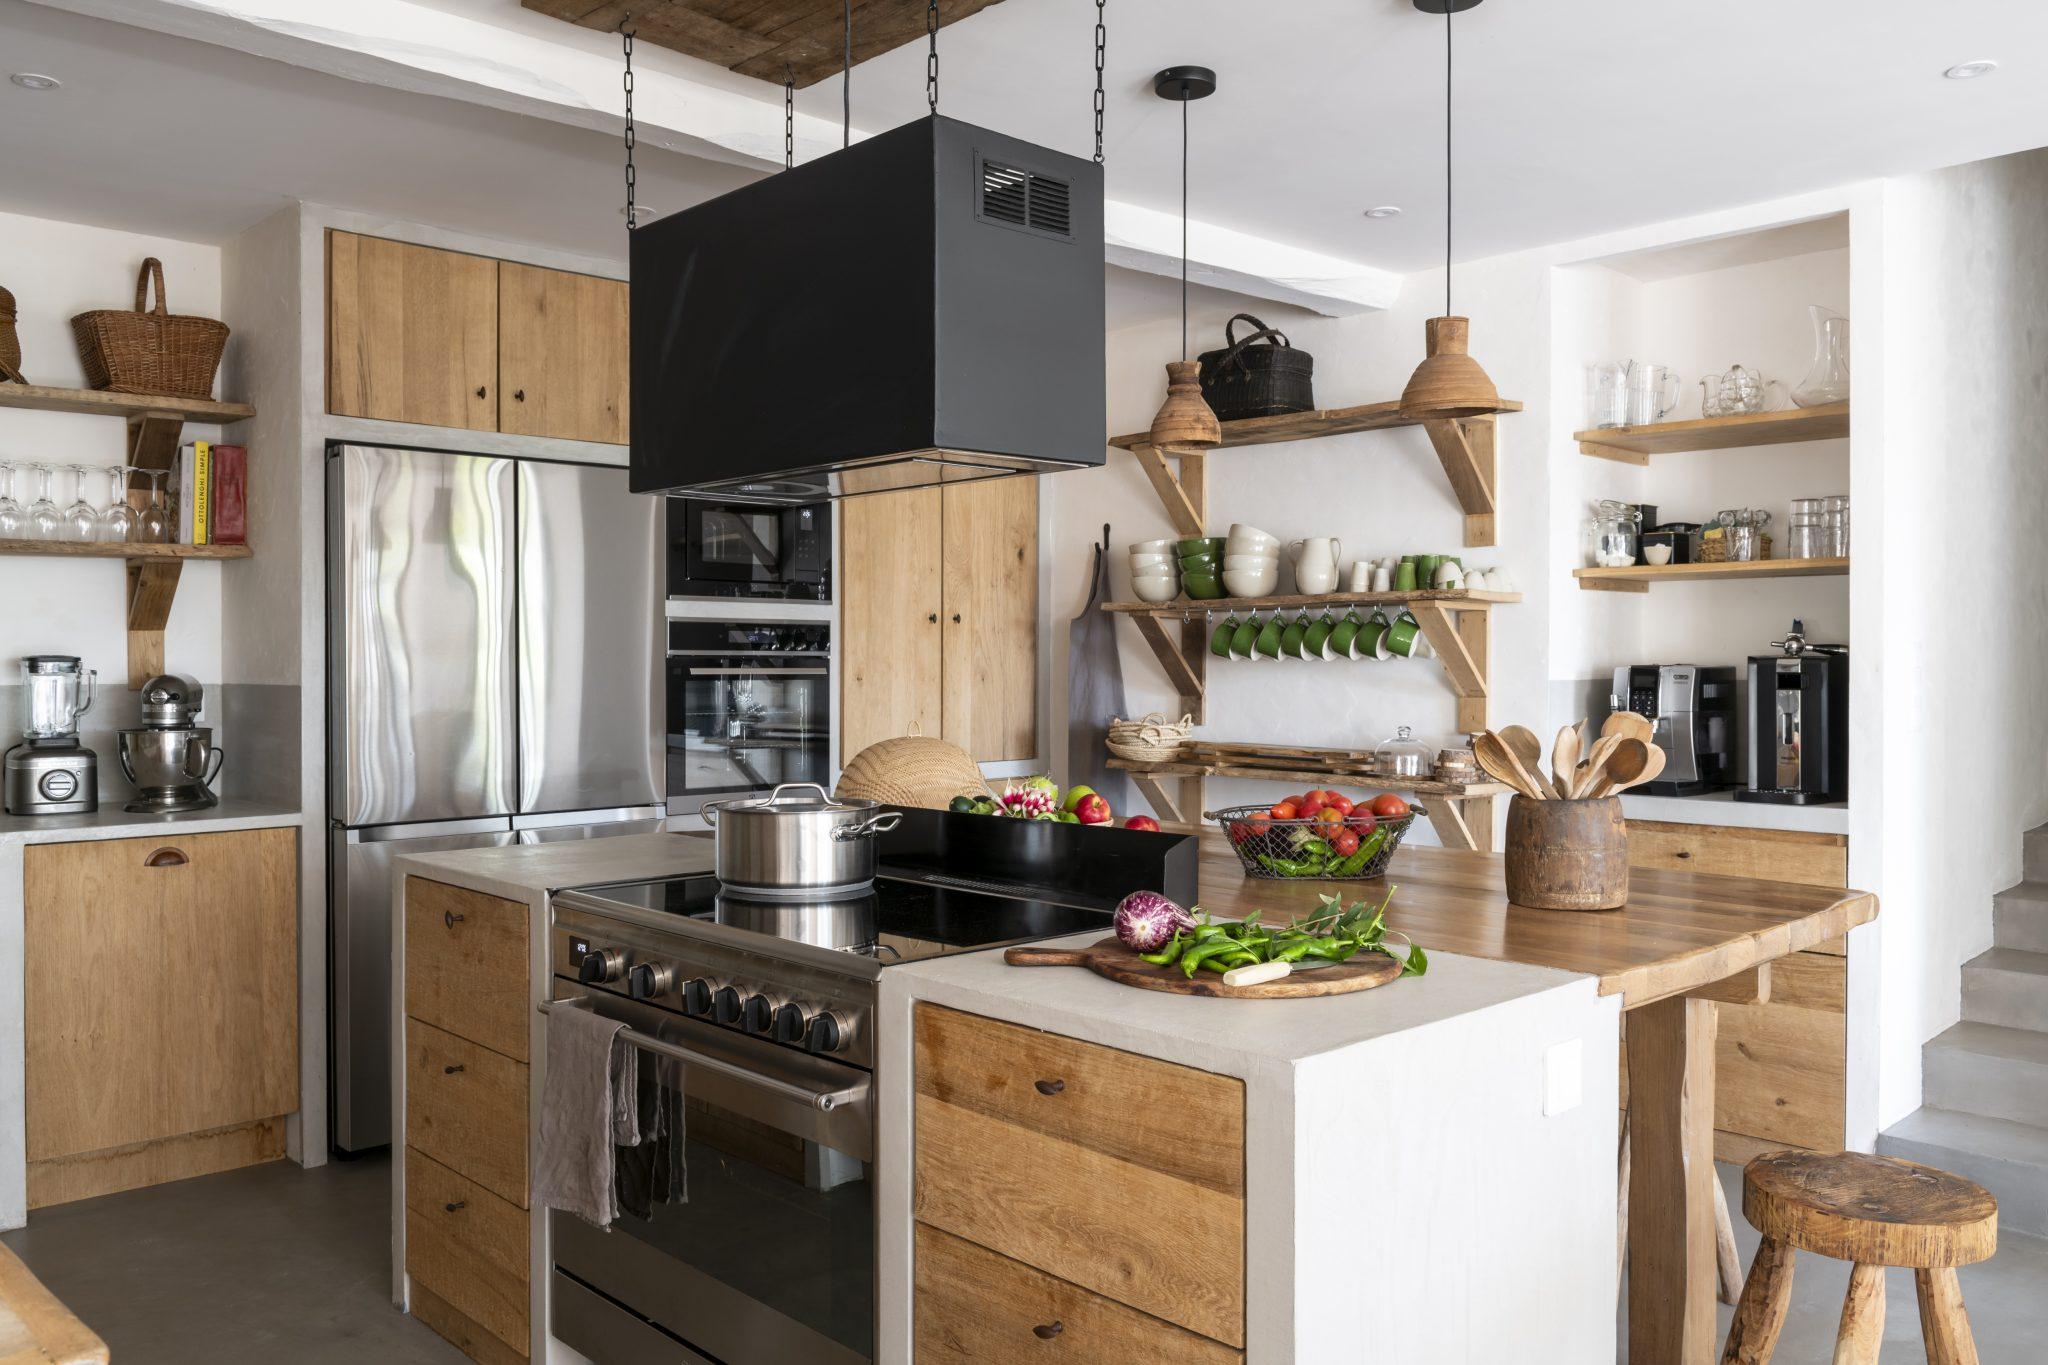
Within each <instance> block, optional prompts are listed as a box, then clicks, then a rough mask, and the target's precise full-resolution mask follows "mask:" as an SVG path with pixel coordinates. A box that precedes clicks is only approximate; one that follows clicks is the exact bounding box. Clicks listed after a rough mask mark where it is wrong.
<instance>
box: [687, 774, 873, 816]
mask: <svg viewBox="0 0 2048 1365" xmlns="http://www.w3.org/2000/svg"><path fill="white" fill-rule="evenodd" d="M880 804H881V803H880V802H877V801H870V800H868V799H867V798H865V797H847V798H845V799H839V798H836V797H834V796H833V795H832V794H831V793H830V792H827V791H826V790H825V789H824V788H823V787H821V786H819V785H818V784H817V783H815V782H785V783H783V784H782V785H781V786H779V787H777V788H776V789H775V790H774V791H771V792H769V793H768V794H767V795H766V796H750V797H746V798H744V799H743V800H739V801H720V802H719V803H718V808H719V809H720V810H721V811H760V812H763V813H787V814H792V815H795V814H813V815H816V814H834V813H842V814H847V815H855V814H865V813H866V812H868V811H871V810H874V809H875V808H876V807H877V806H878V805H880Z"/></svg>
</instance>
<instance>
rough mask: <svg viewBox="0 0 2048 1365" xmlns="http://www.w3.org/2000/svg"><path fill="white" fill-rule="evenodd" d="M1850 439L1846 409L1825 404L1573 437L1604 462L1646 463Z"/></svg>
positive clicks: (1602, 430) (1606, 429)
mask: <svg viewBox="0 0 2048 1365" xmlns="http://www.w3.org/2000/svg"><path fill="white" fill-rule="evenodd" d="M1848 434H1849V405H1848V404H1847V403H1829V404H1826V405H1825V406H1823V407H1817V408H1787V409H1786V410H1785V411H1783V412H1749V413H1744V414H1742V415H1741V416H1739V417H1700V418H1695V419H1693V420H1692V421H1689V422H1659V423H1657V424H1656V425H1655V426H1645V427H1594V428H1593V429H1591V430H1589V431H1579V432H1574V433H1572V439H1573V440H1575V441H1577V442H1578V443H1579V450H1580V452H1581V453H1583V454H1586V455H1592V456H1595V457H1597V458H1599V459H1603V460H1619V461H1621V462H1622V463H1624V464H1648V463H1649V462H1650V457H1651V456H1652V455H1675V454H1678V453H1679V452H1681V451H1687V450H1736V449H1742V448H1746V447H1749V446H1770V445H1785V444H1789V443H1790V442H1793V441H1833V440H1838V439H1840V438H1841V437H1844V436H1847V435H1848Z"/></svg>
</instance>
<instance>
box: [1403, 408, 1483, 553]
mask: <svg viewBox="0 0 2048 1365" xmlns="http://www.w3.org/2000/svg"><path fill="white" fill-rule="evenodd" d="M1499 425H1500V424H1499V421H1498V419H1496V418H1493V417H1467V418H1464V419H1462V420H1451V421H1441V422H1434V421H1429V422H1424V423H1423V424H1422V429H1423V430H1424V431H1426V432H1428V433H1429V443H1430V444H1431V445H1432V446H1435V447H1436V457H1437V459H1438V460H1440V461H1442V462H1443V467H1444V477H1445V478H1447V479H1449V480H1450V482H1451V493H1452V495H1453V496H1455V497H1456V498H1457V499H1458V506H1460V507H1462V508H1464V509H1465V544H1466V546H1467V548H1479V547H1483V546H1488V545H1496V544H1499V543H1500V537H1499V533H1498V532H1497V531H1496V529H1495V526H1494V478H1495V474H1496V470H1497V461H1496V442H1497V440H1498V432H1499Z"/></svg>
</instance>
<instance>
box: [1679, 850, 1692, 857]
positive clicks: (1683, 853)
mask: <svg viewBox="0 0 2048 1365" xmlns="http://www.w3.org/2000/svg"><path fill="white" fill-rule="evenodd" d="M1678 856H1679V857H1681V858H1690V857H1691V856H1692V850H1691V849H1689V848H1681V849H1680V850H1678Z"/></svg>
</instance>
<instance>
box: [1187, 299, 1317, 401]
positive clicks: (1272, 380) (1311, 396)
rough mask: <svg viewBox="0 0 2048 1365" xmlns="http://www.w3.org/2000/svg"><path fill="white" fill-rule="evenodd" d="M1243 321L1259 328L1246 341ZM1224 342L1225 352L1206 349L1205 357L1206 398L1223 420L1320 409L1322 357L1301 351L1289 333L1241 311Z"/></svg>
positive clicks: (1203, 361) (1230, 325)
mask: <svg viewBox="0 0 2048 1365" xmlns="http://www.w3.org/2000/svg"><path fill="white" fill-rule="evenodd" d="M1240 322H1248V323H1250V324H1251V325H1252V326H1254V327H1256V328H1258V330H1257V331H1256V332H1253V333H1251V334H1250V335H1249V336H1247V337H1245V338H1244V339H1243V340H1242V341H1240V340H1239V339H1238V336H1237V324H1238V323H1240ZM1223 340H1224V342H1225V343H1226V344H1225V345H1224V347H1223V349H1222V350H1220V351H1204V352H1202V354H1201V357H1200V359H1201V362H1202V397H1203V399H1205V400H1206V401H1207V402H1208V404H1209V407H1210V408H1211V410H1213V411H1214V412H1215V414H1216V416H1217V418H1218V420H1220V421H1225V422H1232V421H1236V420H1237V419H1238V418H1240V417H1278V416H1281V415H1282V414H1284V413H1289V412H1307V411H1309V410H1310V409H1311V408H1313V407H1315V405H1316V397H1315V385H1314V383H1313V377H1314V373H1315V367H1316V358H1315V357H1314V356H1312V355H1310V354H1309V353H1308V352H1307V351H1302V350H1296V349H1295V347H1294V346H1293V345H1292V344H1290V343H1289V342H1288V340H1287V334H1286V333H1285V332H1282V331H1279V330H1278V329H1276V328H1272V327H1268V326H1267V325H1266V324H1265V323H1263V322H1260V321H1259V320H1258V319H1257V318H1255V317H1253V316H1252V315H1251V314H1250V313H1239V314H1238V315H1237V316H1236V317H1234V318H1232V319H1231V320H1230V321H1229V322H1228V323H1227V324H1225V326H1224V328H1223ZM1260 342H1264V343H1265V344H1264V345H1260V344H1259V343H1260Z"/></svg>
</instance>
